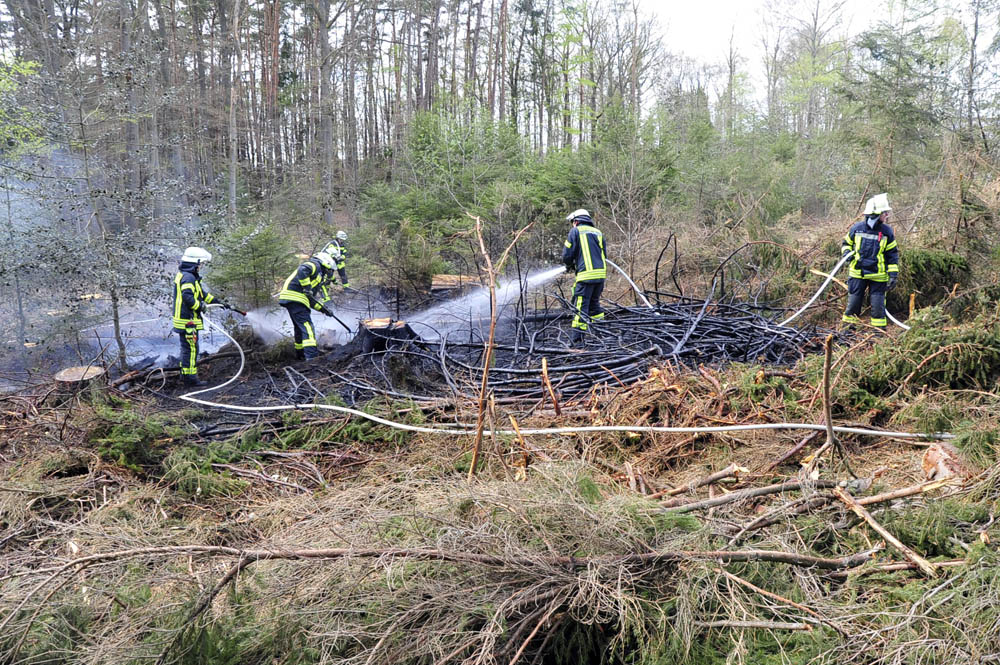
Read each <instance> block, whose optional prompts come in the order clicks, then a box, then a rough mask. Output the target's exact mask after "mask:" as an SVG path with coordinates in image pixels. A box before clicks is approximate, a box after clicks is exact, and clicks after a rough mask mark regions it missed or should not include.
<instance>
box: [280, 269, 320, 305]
mask: <svg viewBox="0 0 1000 665" xmlns="http://www.w3.org/2000/svg"><path fill="white" fill-rule="evenodd" d="M328 279H329V276H328V275H327V273H326V271H325V270H323V266H322V264H320V262H319V259H317V258H315V257H313V258H311V259H309V260H308V261H306V262H305V263H303V264H302V265H300V266H299V267H298V268H297V269H296V270H295V272H293V273H292V274H291V275H289V276H288V279H286V280H285V283H284V285H283V286H282V287H281V292H280V293H278V302H279V303H280V304H285V303H288V302H297V303H300V304H302V305H305V306H306V307H312V308H313V309H315V310H317V311H319V310H322V309H323V303H325V302H326V301H328V300H329V299H330V294H329V293H328V291H327V288H326V286H327V280H328Z"/></svg>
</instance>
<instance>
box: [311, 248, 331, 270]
mask: <svg viewBox="0 0 1000 665" xmlns="http://www.w3.org/2000/svg"><path fill="white" fill-rule="evenodd" d="M313 258H314V259H318V260H319V262H320V265H322V266H323V267H324V268H326V269H327V270H333V268H334V266H335V265H336V264H335V263H334V261H333V257H332V256H330V255H329V254H327V253H326V252H317V253H316V255H315V256H313Z"/></svg>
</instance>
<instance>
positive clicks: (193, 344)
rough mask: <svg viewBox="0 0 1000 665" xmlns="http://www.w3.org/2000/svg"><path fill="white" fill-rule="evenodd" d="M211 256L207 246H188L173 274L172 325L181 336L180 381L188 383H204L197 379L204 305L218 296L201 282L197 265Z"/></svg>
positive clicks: (193, 384) (192, 384)
mask: <svg viewBox="0 0 1000 665" xmlns="http://www.w3.org/2000/svg"><path fill="white" fill-rule="evenodd" d="M211 260H212V254H211V253H209V252H208V251H207V250H204V249H202V248H201V247H188V248H187V249H185V250H184V255H183V256H182V257H181V262H180V265H179V266H178V267H177V274H176V275H174V316H173V325H174V332H175V333H177V335H178V337H180V340H181V381H182V382H183V383H185V384H187V385H189V386H203V385H205V382H204V381H199V380H198V364H197V363H198V331H200V330H204V329H205V321H204V320H203V319H202V314H204V312H205V306H206V305H208V304H210V303H213V302H216V298H215V296H213V295H212V294H211V293H209V292H208V289H206V288H205V287H204V286H202V284H201V276H200V275H199V274H198V269H199V268H200V267H201V266H202V264H205V263H208V262H209V261H211Z"/></svg>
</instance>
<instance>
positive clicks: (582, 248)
mask: <svg viewBox="0 0 1000 665" xmlns="http://www.w3.org/2000/svg"><path fill="white" fill-rule="evenodd" d="M566 220H567V221H569V222H571V223H572V224H573V228H571V229H570V230H569V236H568V237H567V238H566V242H565V248H564V249H563V255H562V259H563V263H565V264H566V269H567V270H571V271H574V272H575V273H576V281H575V282H574V284H573V308H574V309H575V310H576V315H575V316H574V317H573V323H572V325H571V328H572V330H571V332H570V341H571V342H573V343H576V342H579V341H580V340H581V339H583V333H585V332H586V331H587V322H588V321H600V320H601V319H603V318H604V310H603V309H602V308H601V293H602V292H603V291H604V280H605V278H606V277H607V275H608V268H607V260H606V258H605V257H606V256H607V247H606V246H605V244H604V234H602V233H601V232H600V231H598V230H597V229H596V228H595V227H594V226H593V224H592V221H593V220H592V219H591V217H590V213H589V212H587V211H586V210H584V209H582V208H581V209H579V210H576V211H574V212H572V213H570V214H569V215H568V216H567V217H566Z"/></svg>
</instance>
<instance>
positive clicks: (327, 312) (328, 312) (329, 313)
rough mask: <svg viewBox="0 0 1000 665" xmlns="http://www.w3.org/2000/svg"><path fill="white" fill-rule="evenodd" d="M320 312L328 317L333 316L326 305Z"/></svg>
mask: <svg viewBox="0 0 1000 665" xmlns="http://www.w3.org/2000/svg"><path fill="white" fill-rule="evenodd" d="M319 311H321V312H323V313H324V314H326V315H327V316H333V312H331V311H330V310H328V309H327V308H326V306H325V305H324V306H323V307H321V308H320V310H319Z"/></svg>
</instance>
